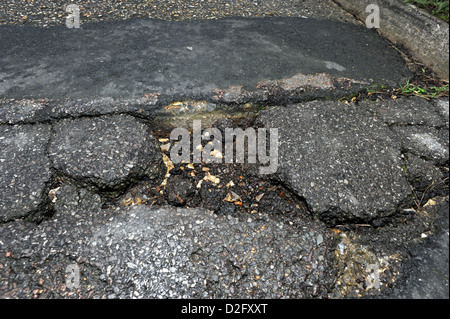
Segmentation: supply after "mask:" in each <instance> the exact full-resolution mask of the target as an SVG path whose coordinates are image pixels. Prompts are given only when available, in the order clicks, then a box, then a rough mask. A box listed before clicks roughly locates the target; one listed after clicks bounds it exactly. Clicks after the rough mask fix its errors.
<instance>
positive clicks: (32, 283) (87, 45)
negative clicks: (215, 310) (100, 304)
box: [0, 0, 449, 299]
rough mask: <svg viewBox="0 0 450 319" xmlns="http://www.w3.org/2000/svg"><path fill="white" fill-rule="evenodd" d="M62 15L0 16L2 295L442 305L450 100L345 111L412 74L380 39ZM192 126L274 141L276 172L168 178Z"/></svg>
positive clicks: (122, 5)
mask: <svg viewBox="0 0 450 319" xmlns="http://www.w3.org/2000/svg"><path fill="white" fill-rule="evenodd" d="M67 4H68V2H65V1H9V0H7V1H2V3H0V24H1V25H0V36H1V38H2V42H1V44H0V45H1V48H0V49H1V51H0V61H1V62H2V63H1V65H0V150H1V152H0V173H1V174H0V297H1V298H23V299H37V298H42V299H51V298H73V299H75V298H77V299H80V298H81V299H97V298H101V299H107V298H111V299H116V298H121V299H122V298H135V299H140V298H165V299H166V298H167V299H173V298H200V299H201V298H213V299H222V298H224V299H234V298H261V299H266V298H269V299H283V298H291V299H300V298H302V299H307V298H323V299H327V298H330V299H335V298H338V299H344V298H415V299H418V298H444V299H445V298H447V299H448V297H449V293H448V277H449V273H448V256H449V253H448V237H449V227H448V224H449V220H448V216H449V213H448V211H449V210H448V205H449V203H448V201H449V198H448V195H449V192H448V178H449V166H448V161H449V152H448V147H449V142H448V136H449V125H448V113H449V103H448V98H439V99H434V100H431V101H428V100H425V99H421V98H418V97H398V98H395V99H394V98H392V97H391V96H387V95H379V96H378V98H373V99H366V100H358V99H351V98H348V100H350V101H351V102H349V101H346V100H345V99H344V100H341V98H342V97H343V96H346V97H348V96H353V95H355V94H360V93H361V92H362V91H364V89H365V88H366V87H367V86H368V85H370V84H376V83H378V84H380V83H379V82H380V81H382V84H385V85H387V86H391V87H392V86H393V85H396V84H398V83H399V82H401V81H403V80H406V79H409V78H411V77H413V76H414V74H412V73H411V72H410V71H409V70H408V68H407V66H406V63H405V61H404V60H403V59H402V56H401V55H400V54H399V53H398V52H397V51H396V50H395V49H393V48H392V47H391V45H390V44H389V43H388V42H387V41H385V40H384V39H383V38H382V37H381V36H379V35H378V34H377V33H376V32H372V31H370V30H367V29H365V28H364V27H363V26H362V25H361V23H359V22H357V21H356V20H355V19H354V18H353V17H352V16H351V15H349V14H347V13H346V12H344V11H343V10H342V9H341V8H340V7H338V6H336V5H334V4H333V2H331V1H312V0H311V1H310V0H305V1H294V0H292V1H283V2H280V1H273V0H270V1H269V0H266V1H263V0H261V1H244V0H233V1H231V0H230V1H209V0H205V1H175V0H174V1H126V2H122V1H102V2H93V1H78V2H77V4H79V6H80V9H81V22H82V29H80V30H73V29H67V28H66V27H65V25H64V24H65V16H66V12H65V11H64V8H65V5H67ZM149 18H151V19H149ZM249 18H252V19H249ZM155 19H158V20H155ZM168 20H170V21H168ZM117 26H120V28H117ZM149 29H151V30H153V31H154V32H153V33H152V36H153V38H149V39H150V40H149V39H147V40H143V38H145V35H146V32H147V31H148V30H149ZM73 31H75V32H76V31H81V32H79V33H74V32H73ZM249 34H250V35H251V36H249ZM58 35H60V36H58ZM61 35H62V37H61ZM152 39H153V40H155V39H157V40H158V41H157V42H158V43H159V44H158V46H153V45H152V43H153V42H154V41H153V42H152V41H151V40H152ZM190 43H194V44H193V45H191V44H190ZM198 43H201V44H202V45H203V46H202V47H201V50H200V49H198V48H197V47H196V46H195V44H198ZM74 44H75V45H74ZM76 44H78V45H76ZM124 44H125V45H124ZM361 44H363V45H361ZM255 47H256V48H258V50H257V52H256V53H255ZM80 52H81V53H82V54H81V57H80ZM118 52H119V53H120V54H117V53H118ZM147 56H152V59H143V57H147ZM74 58H75V60H74ZM67 59H69V60H74V61H76V63H75V65H72V67H74V69H70V68H67ZM77 59H78V60H77ZM221 61H222V62H221ZM223 61H226V62H227V63H223ZM261 61H262V62H261ZM50 62H53V63H50ZM105 62H107V63H106V64H105ZM219 62H221V63H219ZM192 65H193V66H195V67H194V68H190V66H191V67H192ZM77 68H78V69H79V70H78V71H80V70H81V72H75V70H76V69H77ZM155 68H156V69H155ZM311 100H314V101H311ZM194 119H201V120H202V122H203V124H204V125H203V129H205V128H208V127H215V128H218V129H219V130H220V132H221V133H222V138H221V139H220V140H221V142H225V140H226V139H225V138H224V137H225V134H224V132H225V129H226V128H233V127H234V128H236V127H241V128H243V129H246V128H278V129H279V133H280V135H279V141H278V142H279V143H278V146H279V157H278V160H279V167H278V171H277V172H276V173H274V174H271V175H260V174H259V173H258V168H259V164H260V163H256V164H248V163H246V164H224V163H221V161H220V159H223V154H224V152H223V150H222V149H221V150H218V149H217V150H214V152H212V153H211V154H214V155H213V156H214V157H216V158H217V159H218V163H205V162H201V163H196V164H192V163H186V162H182V163H173V162H172V161H171V159H170V157H171V154H170V149H171V148H172V147H174V145H175V143H174V141H173V140H171V138H170V136H169V135H170V134H169V133H170V131H171V130H172V129H173V128H174V127H179V126H182V127H186V128H188V129H190V125H191V124H192V121H193V120H194ZM216 133H217V131H216ZM205 136H206V135H204V137H205ZM208 136H209V137H210V135H208ZM214 137H215V136H214ZM255 143H256V141H255ZM207 146H208V140H205V139H204V140H203V144H202V145H191V147H192V148H190V150H189V152H190V153H191V152H192V151H193V150H194V149H200V150H201V149H205V148H207ZM374 267H375V268H374ZM371 269H372V270H373V269H375V272H374V273H372V272H371ZM373 276H376V277H375V279H377V280H378V282H379V283H380V285H379V286H373V281H371V279H374V277H373Z"/></svg>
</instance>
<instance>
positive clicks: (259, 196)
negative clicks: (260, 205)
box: [256, 193, 264, 202]
mask: <svg viewBox="0 0 450 319" xmlns="http://www.w3.org/2000/svg"><path fill="white" fill-rule="evenodd" d="M263 196H264V193H262V194H260V195H258V196H256V201H257V202H259V201H260V200H261V199H262V198H263Z"/></svg>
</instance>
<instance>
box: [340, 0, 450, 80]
mask: <svg viewBox="0 0 450 319" xmlns="http://www.w3.org/2000/svg"><path fill="white" fill-rule="evenodd" d="M333 1H334V2H336V3H337V4H339V5H340V6H342V7H343V8H344V9H345V10H347V11H348V12H350V13H352V14H354V15H355V16H356V17H357V18H358V19H360V20H362V21H363V22H364V21H366V19H367V17H368V16H369V14H370V12H366V8H367V6H368V5H370V4H376V5H378V6H379V8H380V28H379V29H378V31H379V33H380V34H381V35H382V36H384V37H386V38H387V39H389V40H390V41H392V42H393V43H395V44H400V45H402V46H403V47H405V48H406V49H407V50H408V51H410V53H411V54H412V56H413V57H414V58H415V59H417V60H419V61H420V62H422V63H424V64H425V65H426V66H427V67H429V68H430V69H432V70H433V71H434V72H435V73H436V74H437V75H438V76H439V77H441V78H442V79H444V80H447V81H448V79H449V26H448V24H447V23H446V22H445V21H442V20H440V19H438V18H436V17H434V16H432V15H431V14H429V13H428V12H426V11H425V10H422V9H419V8H417V7H416V6H414V5H411V4H404V3H402V2H401V1H399V0H376V1H374V0H333Z"/></svg>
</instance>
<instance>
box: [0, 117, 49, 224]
mask: <svg viewBox="0 0 450 319" xmlns="http://www.w3.org/2000/svg"><path fill="white" fill-rule="evenodd" d="M50 134H51V129H50V126H49V125H23V126H17V125H16V126H7V125H0V150H1V152H0V221H3V222H5V221H8V220H12V219H16V218H24V217H28V216H30V215H31V214H38V213H41V212H44V210H45V207H44V206H45V205H46V203H47V202H48V199H47V198H46V197H47V194H46V190H48V187H49V186H50V182H51V171H50V162H49V160H48V157H47V147H48V143H49V138H50Z"/></svg>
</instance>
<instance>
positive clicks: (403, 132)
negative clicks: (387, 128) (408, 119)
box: [392, 126, 449, 164]
mask: <svg viewBox="0 0 450 319" xmlns="http://www.w3.org/2000/svg"><path fill="white" fill-rule="evenodd" d="M392 130H393V131H394V132H395V133H396V134H397V135H398V138H399V140H400V141H401V143H402V148H403V149H404V150H405V151H407V152H410V153H412V154H414V155H416V156H419V157H422V158H424V159H426V160H432V161H434V162H435V163H436V164H444V163H445V162H447V161H448V158H449V131H448V129H436V128H432V127H427V126H394V127H392Z"/></svg>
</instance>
